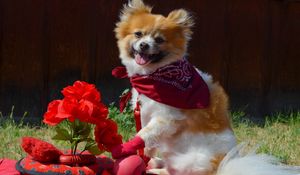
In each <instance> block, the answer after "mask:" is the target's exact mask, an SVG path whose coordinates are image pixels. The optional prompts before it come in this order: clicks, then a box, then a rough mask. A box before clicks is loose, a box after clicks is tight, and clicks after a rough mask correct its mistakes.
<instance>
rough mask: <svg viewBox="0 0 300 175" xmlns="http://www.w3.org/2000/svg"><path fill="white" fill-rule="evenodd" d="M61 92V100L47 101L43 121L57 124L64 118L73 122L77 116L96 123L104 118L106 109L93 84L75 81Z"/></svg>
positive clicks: (82, 119) (106, 112)
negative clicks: (62, 97)
mask: <svg viewBox="0 0 300 175" xmlns="http://www.w3.org/2000/svg"><path fill="white" fill-rule="evenodd" d="M62 93H63V95H64V96H65V98H64V99H63V100H54V101H52V102H51V103H49V105H48V109H47V112H46V113H45V114H44V120H43V121H44V123H46V124H49V125H57V124H58V123H60V122H61V121H63V120H65V119H69V120H70V121H71V122H73V121H74V120H75V118H77V119H79V120H80V121H82V122H88V123H93V124H96V123H98V122H99V121H100V120H103V119H106V117H107V115H108V109H107V107H106V106H105V105H104V104H102V103H101V102H100V93H99V91H98V90H97V89H96V88H95V85H92V84H88V83H86V82H83V81H76V82H75V83H74V84H73V86H68V87H66V88H64V89H63V90H62Z"/></svg>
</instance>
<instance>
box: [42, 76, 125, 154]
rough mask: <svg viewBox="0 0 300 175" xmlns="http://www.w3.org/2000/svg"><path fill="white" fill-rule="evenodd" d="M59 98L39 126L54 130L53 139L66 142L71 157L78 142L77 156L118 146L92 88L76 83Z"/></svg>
mask: <svg viewBox="0 0 300 175" xmlns="http://www.w3.org/2000/svg"><path fill="white" fill-rule="evenodd" d="M62 94H63V96H64V98H63V99H61V100H54V101H52V102H50V103H49V105H48V109H47V112H46V113H45V114H44V120H43V122H44V123H46V124H48V125H51V126H56V129H55V130H56V135H55V136H54V137H53V139H56V140H64V141H68V142H69V143H70V144H71V152H72V154H77V149H78V148H77V147H78V144H79V143H81V142H85V147H84V150H82V151H81V152H83V151H85V150H88V151H89V152H90V153H92V154H95V155H97V154H101V153H102V152H103V151H110V150H111V148H112V147H114V146H116V145H119V144H121V143H122V136H121V135H119V134H118V132H117V131H118V127H117V124H116V123H115V122H114V121H113V120H111V119H109V118H108V117H107V116H108V109H107V107H106V106H105V105H104V104H103V103H102V102H101V94H100V92H99V91H98V90H97V89H96V88H95V85H93V84H88V83H86V82H83V81H76V82H75V83H74V84H73V85H72V86H68V87H66V88H64V89H63V90H62ZM63 121H64V122H63ZM93 125H95V127H93ZM93 128H94V135H93V134H91V132H92V130H93ZM93 137H95V139H94V138H93Z"/></svg>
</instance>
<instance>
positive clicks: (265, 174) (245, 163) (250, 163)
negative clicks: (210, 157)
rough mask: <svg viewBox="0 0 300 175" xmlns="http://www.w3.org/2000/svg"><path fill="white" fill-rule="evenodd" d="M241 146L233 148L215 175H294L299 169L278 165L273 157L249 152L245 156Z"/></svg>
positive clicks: (299, 171)
mask: <svg viewBox="0 0 300 175" xmlns="http://www.w3.org/2000/svg"><path fill="white" fill-rule="evenodd" d="M244 148H245V146H244V145H243V144H241V145H238V146H237V147H235V148H233V149H232V150H231V151H230V152H229V153H228V154H227V155H226V157H225V158H224V159H223V161H222V162H221V164H220V166H219V169H218V172H217V174H216V175H296V174H298V173H300V167H291V166H286V165H280V164H279V162H278V160H276V159H275V158H274V157H272V156H269V155H264V154H255V151H251V152H250V153H248V154H245V150H244Z"/></svg>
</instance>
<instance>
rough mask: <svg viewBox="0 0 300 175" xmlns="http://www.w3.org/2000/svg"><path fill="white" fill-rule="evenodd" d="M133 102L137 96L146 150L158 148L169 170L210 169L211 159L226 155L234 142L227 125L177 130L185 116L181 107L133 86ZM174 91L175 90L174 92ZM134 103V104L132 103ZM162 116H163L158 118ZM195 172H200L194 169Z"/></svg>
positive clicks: (141, 132)
mask: <svg viewBox="0 0 300 175" xmlns="http://www.w3.org/2000/svg"><path fill="white" fill-rule="evenodd" d="M132 94H133V96H132V104H136V102H137V100H138V101H139V103H140V104H141V122H142V127H143V129H142V130H141V131H140V132H139V133H138V135H139V136H141V137H142V138H143V139H144V141H145V144H146V150H149V149H153V148H155V149H157V150H158V151H159V152H160V154H161V155H162V156H164V161H165V163H166V164H167V167H168V169H169V171H170V172H172V171H173V170H172V169H176V170H174V173H175V172H176V174H177V173H179V174H180V173H181V174H182V173H183V174H185V173H186V170H187V169H190V170H192V171H191V172H193V171H194V170H193V169H199V168H203V172H207V171H212V170H213V168H214V167H213V166H212V164H211V160H212V159H213V158H214V157H215V156H218V155H225V154H226V153H227V152H228V151H229V150H230V149H231V148H233V147H234V146H235V145H236V141H235V136H234V134H233V132H232V131H231V130H230V129H227V130H224V131H223V132H220V133H190V132H185V131H183V132H182V133H181V134H180V135H176V132H177V131H178V130H179V128H178V127H177V126H178V125H177V124H176V123H180V122H181V121H183V120H184V119H186V117H188V116H186V115H185V114H183V113H182V112H181V111H180V109H177V108H174V107H171V106H168V105H165V104H162V103H158V102H156V101H154V100H152V99H150V98H148V97H146V96H145V95H138V92H137V91H136V90H135V89H133V90H132ZM174 95H176V94H174ZM133 106H135V105H133ZM161 117H163V119H161ZM196 172H199V171H198V170H196Z"/></svg>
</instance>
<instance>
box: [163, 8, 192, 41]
mask: <svg viewBox="0 0 300 175" xmlns="http://www.w3.org/2000/svg"><path fill="white" fill-rule="evenodd" d="M167 19H169V20H172V21H173V22H175V23H176V24H177V25H179V26H180V27H182V28H183V31H184V34H185V36H186V37H187V39H190V38H191V35H192V30H191V28H192V27H193V26H194V19H193V17H192V15H191V14H190V13H189V12H188V11H186V10H184V9H178V10H174V11H172V12H170V13H169V15H168V17H167Z"/></svg>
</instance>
